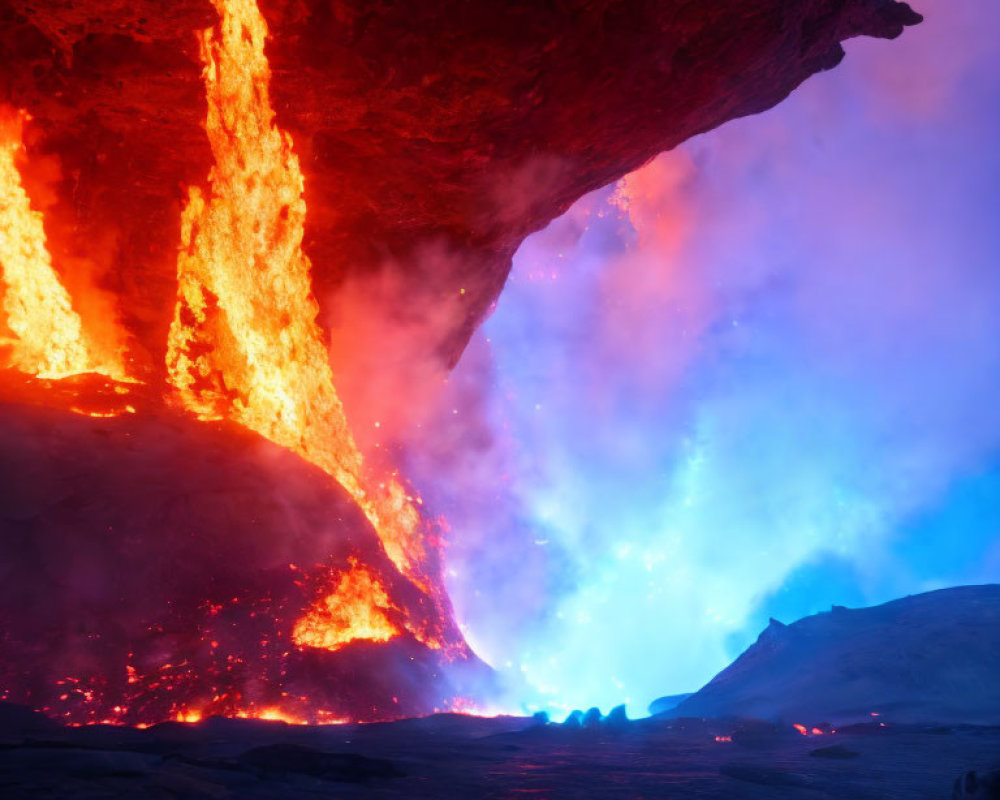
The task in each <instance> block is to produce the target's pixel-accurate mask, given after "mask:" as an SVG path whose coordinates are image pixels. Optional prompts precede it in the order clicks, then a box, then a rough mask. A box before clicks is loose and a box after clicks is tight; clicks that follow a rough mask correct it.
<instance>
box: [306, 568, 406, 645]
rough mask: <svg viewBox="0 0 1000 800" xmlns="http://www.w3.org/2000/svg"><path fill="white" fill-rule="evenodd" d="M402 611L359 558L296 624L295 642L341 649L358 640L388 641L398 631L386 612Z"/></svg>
mask: <svg viewBox="0 0 1000 800" xmlns="http://www.w3.org/2000/svg"><path fill="white" fill-rule="evenodd" d="M392 611H395V612H396V613H397V614H398V613H399V611H398V609H396V608H395V607H394V606H393V605H392V603H391V602H390V601H389V596H388V594H386V591H385V589H384V588H383V586H382V584H381V583H380V582H379V580H378V578H377V577H376V576H375V575H374V574H373V573H372V572H371V571H370V570H369V569H368V568H367V567H365V566H363V565H361V564H359V563H358V561H357V559H353V558H352V559H351V560H350V568H349V569H348V570H347V571H346V572H344V573H342V574H341V575H340V579H339V581H338V582H337V586H336V588H335V589H334V590H333V591H332V592H331V593H330V594H328V595H327V596H326V597H325V598H324V599H323V600H322V601H321V602H320V603H318V604H317V605H316V606H314V607H313V608H312V609H311V610H310V611H309V613H307V614H306V615H305V616H304V617H302V618H301V619H300V620H299V621H298V622H297V623H296V624H295V630H294V632H293V633H292V638H293V640H294V641H295V643H296V644H298V645H301V646H308V647H322V648H325V649H327V650H338V649H339V648H341V647H343V646H344V645H345V644H347V643H348V642H351V641H354V640H355V639H368V640H370V641H373V642H386V641H388V640H389V639H391V638H392V637H393V636H395V635H396V634H397V633H399V629H398V628H397V627H396V626H395V625H393V623H392V621H391V620H390V619H389V617H388V616H387V612H392Z"/></svg>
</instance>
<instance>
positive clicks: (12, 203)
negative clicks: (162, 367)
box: [0, 109, 126, 379]
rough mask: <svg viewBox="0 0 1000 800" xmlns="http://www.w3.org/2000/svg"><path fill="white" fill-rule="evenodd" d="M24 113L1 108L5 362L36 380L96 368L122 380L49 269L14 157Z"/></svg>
mask: <svg viewBox="0 0 1000 800" xmlns="http://www.w3.org/2000/svg"><path fill="white" fill-rule="evenodd" d="M26 119H27V115H26V114H25V113H24V112H19V113H16V114H11V113H9V112H5V113H4V112H2V109H0V270H2V274H3V286H2V289H3V294H2V297H3V310H4V312H5V313H6V326H7V328H8V329H9V331H10V332H11V334H13V337H12V340H11V341H9V344H10V350H11V355H10V358H9V363H8V364H7V366H12V367H15V368H16V369H19V370H21V371H22V372H26V373H29V374H31V375H36V376H38V377H40V378H64V377H67V376H69V375H77V374H80V373H83V372H100V373H102V374H104V375H107V376H110V377H113V378H117V379H125V377H126V376H125V370H124V368H123V366H122V364H121V361H120V355H119V354H112V355H103V354H102V355H101V356H98V355H97V354H96V353H95V352H94V350H93V347H92V345H91V344H90V343H88V342H87V340H86V337H85V336H84V331H83V323H82V322H81V320H80V315H79V314H77V313H76V311H74V310H73V306H72V303H71V302H70V297H69V294H68V293H67V291H66V289H65V287H63V285H62V283H61V282H60V280H59V276H58V275H57V274H56V271H55V270H54V269H53V267H52V259H51V257H50V255H49V251H48V248H47V246H46V242H45V228H44V226H43V223H42V215H41V213H40V212H38V211H34V210H32V208H31V204H30V201H29V198H28V195H27V193H26V192H25V190H24V186H23V185H22V182H21V175H20V173H19V172H18V169H17V156H18V153H19V152H20V151H21V150H22V148H23V146H22V144H21V126H22V122H23V121H24V120H26Z"/></svg>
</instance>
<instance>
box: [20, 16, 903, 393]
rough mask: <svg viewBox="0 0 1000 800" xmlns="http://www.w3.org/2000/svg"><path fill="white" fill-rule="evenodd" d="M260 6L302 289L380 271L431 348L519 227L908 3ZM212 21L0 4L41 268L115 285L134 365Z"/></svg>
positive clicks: (151, 352) (175, 215)
mask: <svg viewBox="0 0 1000 800" xmlns="http://www.w3.org/2000/svg"><path fill="white" fill-rule="evenodd" d="M260 6H261V10H262V12H263V13H264V15H265V17H266V19H267V21H268V24H269V28H270V32H271V37H270V42H269V48H268V57H269V59H270V62H271V69H272V79H271V93H272V95H273V96H274V99H275V106H276V112H277V123H278V124H279V125H280V126H281V127H282V128H283V129H285V130H287V131H289V132H290V133H291V135H292V138H293V140H294V146H295V149H296V151H297V153H298V154H299V156H300V159H301V161H302V166H303V170H304V172H305V178H306V200H307V205H308V221H307V230H306V239H305V248H306V251H307V254H308V255H309V256H310V258H311V260H312V263H313V274H314V282H315V288H316V292H317V295H318V298H319V300H320V302H321V304H322V305H324V307H325V308H326V309H327V312H329V309H330V308H331V305H330V304H331V303H332V298H333V297H334V296H335V295H336V294H337V291H338V290H339V289H340V288H341V287H342V286H343V285H344V282H345V281H349V280H361V281H365V280H370V279H374V278H377V279H378V285H380V286H389V287H392V289H391V291H388V292H386V293H385V297H384V298H383V299H384V300H385V302H387V303H390V304H391V305H392V307H393V309H394V310H395V311H396V313H400V310H402V311H404V312H405V313H406V314H409V315H417V316H420V317H433V318H434V320H435V322H434V325H433V326H432V327H433V330H432V332H431V333H432V335H430V336H429V337H428V340H427V342H426V344H425V345H424V347H425V348H426V350H427V353H425V355H427V356H432V357H436V358H438V359H440V360H441V361H442V362H445V363H449V364H450V363H454V361H455V360H456V359H457V358H458V356H459V354H460V353H461V351H462V349H463V347H464V345H465V343H466V341H467V340H468V338H469V336H470V335H471V333H472V331H473V330H474V329H475V327H476V325H477V324H478V323H479V321H480V320H482V318H483V316H484V315H485V314H486V313H487V312H488V310H489V309H490V308H491V306H492V304H493V303H494V302H495V301H496V298H497V296H498V294H499V292H500V290H501V288H502V287H503V284H504V281H505V279H506V276H507V273H508V271H509V268H510V262H511V257H512V255H513V254H514V251H515V250H516V249H517V247H518V245H519V244H520V243H521V241H522V240H523V239H524V237H525V236H526V235H527V234H529V233H531V232H532V231H536V230H539V229H540V228H542V227H543V226H545V225H546V224H547V223H548V222H549V221H550V220H552V219H553V218H554V217H556V216H557V215H559V214H560V213H562V212H563V211H564V210H565V209H566V208H568V207H569V205H570V204H571V203H572V202H573V201H574V200H576V199H577V198H578V197H580V196H581V195H583V194H584V193H586V192H588V191H590V190H592V189H595V188H598V187H600V186H603V185H606V184H608V183H609V182H611V181H614V180H615V179H617V178H618V177H620V176H621V175H623V174H625V173H627V172H629V171H631V170H633V169H635V168H637V167H638V166H640V165H641V164H643V163H644V162H645V161H647V160H649V159H650V158H652V157H653V156H655V155H656V154H657V153H659V152H661V151H664V150H668V149H670V148H672V147H674V146H675V145H677V144H679V143H680V142H682V141H684V140H685V139H687V138H689V137H691V136H692V135H695V134H697V133H701V132H703V131H707V130H709V129H711V128H714V127H716V126H718V125H720V124H722V123H723V122H726V121H727V120H730V119H733V118H735V117H740V116H744V115H747V114H753V113H757V112H760V111H762V110H764V109H766V108H769V107H770V106H773V105H774V104H776V103H777V102H779V101H780V100H782V99H783V98H784V97H785V96H786V95H787V94H788V93H789V92H790V91H792V90H793V89H794V88H795V87H796V86H797V85H799V84H800V83H801V82H802V81H803V80H805V79H806V78H808V77H809V76H810V75H812V74H813V73H815V72H817V71H820V70H825V69H829V68H831V67H833V66H835V65H836V64H837V63H838V62H839V61H840V59H841V58H842V56H843V50H842V48H841V44H840V43H841V42H842V41H843V40H845V39H848V38H851V37H854V36H860V35H866V36H878V37H885V38H892V37H895V36H898V35H899V34H900V32H901V31H902V30H903V28H904V26H906V25H912V24H914V23H916V22H919V21H920V16H919V15H918V14H916V13H914V12H913V11H912V10H911V9H910V7H909V6H908V5H906V4H905V3H901V2H895V0H800V1H799V2H794V3H791V2H786V0H760V1H759V2H754V3H746V2H737V0H710V2H705V0H698V1H697V2H694V1H693V0H629V1H628V2H623V0H560V2H556V3H543V4H539V3H537V2H533V1H532V0H514V1H513V2H475V3H470V2H466V1H465V0H427V1H426V2H420V3H392V2H371V0H336V2H320V0H295V2H290V0H262V2H261V3H260ZM216 19H217V16H216V12H215V10H214V8H213V6H212V4H211V3H210V2H209V0H174V1H173V2H170V3H161V2H154V1H153V0H130V2H123V0H111V2H108V1H107V0H102V2H95V1H94V0H79V1H78V2H73V3H69V2H65V0H2V2H0V104H10V105H13V106H14V107H17V108H22V109H25V110H27V111H28V112H29V113H30V114H31V116H32V122H31V123H30V124H29V126H28V129H27V131H26V143H27V147H28V159H27V162H26V163H27V166H25V167H24V170H25V171H26V173H27V174H26V176H25V178H26V181H27V183H28V184H29V193H31V194H32V196H33V197H34V198H35V199H36V203H40V202H42V199H43V198H44V203H43V205H44V206H45V210H46V228H47V232H48V236H49V240H50V246H51V247H52V248H53V250H54V251H55V253H54V257H55V261H56V264H57V268H59V269H61V270H62V271H63V272H64V273H66V272H72V271H74V270H82V271H85V272H88V273H92V275H91V277H92V279H93V280H94V281H96V282H97V283H98V285H100V286H101V287H103V288H105V289H107V290H108V291H110V292H112V293H113V294H115V295H117V296H118V298H119V301H120V302H119V310H120V312H121V314H122V317H123V322H124V324H125V326H126V327H127V329H128V331H129V333H130V334H131V336H132V337H133V348H132V357H133V362H134V363H135V364H136V365H137V367H141V368H143V370H144V371H145V372H147V373H153V374H159V373H160V372H161V371H162V365H163V353H164V349H165V346H166V331H167V327H168V324H169V321H170V317H171V314H172V309H173V301H174V298H175V295H176V255H177V247H178V242H179V237H180V234H179V218H180V210H181V207H182V205H183V203H184V201H185V198H186V190H187V187H188V186H191V185H204V184H205V182H206V180H207V175H208V172H209V169H210V167H211V166H212V156H211V152H210V150H209V146H208V141H207V138H206V136H205V131H204V129H203V122H204V119H205V115H206V101H205V96H204V86H203V83H202V79H201V70H202V66H201V62H200V57H199V51H198V46H197V41H196V37H195V33H196V32H197V31H199V30H201V29H204V28H206V27H210V26H211V25H213V24H214V22H215V21H216ZM70 282H72V281H70ZM435 309H436V310H438V311H441V312H443V313H441V314H431V313H430V312H431V311H432V310H435ZM323 319H324V320H325V321H329V319H328V313H326V312H325V313H324V315H323ZM365 346H366V343H365V342H364V341H358V342H352V347H354V348H360V349H362V350H363V349H364V347H365ZM368 346H369V347H373V345H372V344H371V343H368ZM370 356H371V358H372V359H376V358H380V357H381V358H383V359H384V356H385V354H384V353H377V352H371V353H370ZM362 360H363V359H362Z"/></svg>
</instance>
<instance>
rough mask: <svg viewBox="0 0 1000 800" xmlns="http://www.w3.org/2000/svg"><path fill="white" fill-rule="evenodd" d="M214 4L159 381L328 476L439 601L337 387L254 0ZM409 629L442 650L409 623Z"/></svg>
mask: <svg viewBox="0 0 1000 800" xmlns="http://www.w3.org/2000/svg"><path fill="white" fill-rule="evenodd" d="M214 3H215V7H216V10H217V11H218V12H219V16H220V18H221V21H220V23H219V25H218V26H217V27H216V28H212V29H209V30H207V31H204V32H202V34H201V35H200V43H201V55H202V60H203V61H204V64H205V69H204V73H203V74H204V79H205V86H206V93H207V99H208V116H207V119H206V121H205V129H206V131H207V134H208V139H209V143H210V145H211V148H212V153H213V155H214V156H215V166H214V167H213V168H212V170H211V172H210V174H209V184H210V189H209V192H208V195H207V196H206V194H205V193H204V192H202V191H201V190H200V189H199V188H197V187H192V188H191V189H190V194H189V199H188V203H187V207H186V208H185V209H184V212H183V216H182V220H181V248H180V254H179V257H178V262H177V279H178V301H177V306H176V309H175V313H174V319H173V322H172V324H171V327H170V334H169V339H168V352H167V371H168V378H169V380H170V382H171V383H172V385H173V386H174V388H175V392H176V396H177V398H178V399H179V401H180V403H181V404H182V405H183V406H184V407H185V408H187V409H189V410H191V411H194V412H195V413H196V414H198V415H199V416H200V417H201V418H203V419H219V418H222V417H228V418H230V419H233V420H235V421H237V422H239V423H241V424H242V425H245V426H246V427H248V428H250V429H251V430H254V431H256V432H257V433H259V434H261V435H263V436H265V437H267V438H268V439H270V440H271V441H273V442H275V443H277V444H280V445H282V446H284V447H287V448H288V449H290V450H292V451H294V452H296V453H298V454H299V455H301V456H302V457H303V458H305V459H306V460H308V461H310V462H312V463H313V464H315V465H317V466H318V467H320V468H321V469H323V470H324V471H325V472H327V473H328V474H329V475H331V476H332V477H333V478H335V479H336V480H337V481H338V482H339V483H340V484H341V485H342V486H343V487H344V488H345V489H346V490H347V491H348V492H349V493H350V494H351V496H352V497H353V498H354V499H355V501H356V502H357V503H358V504H359V505H360V507H361V508H362V509H363V510H364V512H365V514H366V515H367V517H368V519H369V520H370V521H371V523H372V525H373V526H374V528H375V530H376V531H377V532H378V535H379V537H380V539H381V541H382V545H383V547H384V548H385V552H386V554H387V555H388V556H389V558H390V559H391V560H392V561H393V562H394V563H395V564H396V566H397V567H398V568H399V570H400V571H401V572H402V573H403V574H404V575H405V576H407V577H408V578H409V579H410V580H411V581H413V582H414V583H415V584H416V585H417V586H419V587H420V588H421V589H423V590H424V591H426V592H427V593H428V594H430V595H431V596H432V597H433V598H434V599H435V600H436V601H438V600H439V599H440V598H439V596H438V593H437V592H436V590H435V589H434V586H433V585H432V584H433V582H431V581H428V579H427V577H426V575H425V572H424V570H425V568H426V561H427V552H426V550H425V548H424V545H423V542H422V539H421V530H420V528H421V520H420V516H419V515H418V513H417V511H416V509H415V508H414V506H413V504H412V502H411V501H410V498H408V497H407V495H406V491H405V490H404V488H403V487H402V485H401V484H400V483H399V482H398V481H397V480H395V479H394V478H387V479H384V480H381V481H379V482H377V483H374V484H373V483H371V482H369V481H367V480H366V479H365V477H364V465H363V461H362V457H361V453H360V452H359V451H358V448H357V446H356V444H355V442H354V438H353V436H352V435H351V432H350V430H349V428H348V425H347V420H346V418H345V416H344V410H343V406H342V405H341V402H340V399H339V398H338V396H337V392H336V390H335V389H334V385H333V374H332V370H331V368H330V364H329V360H328V359H329V356H328V352H327V348H326V346H325V345H324V343H323V337H322V333H321V331H320V328H319V326H318V325H317V323H316V316H317V314H318V311H319V307H318V305H317V303H316V299H315V297H314V296H313V294H312V285H311V279H310V263H309V259H308V258H307V257H306V255H305V253H304V252H303V251H302V237H303V231H304V226H305V217H306V205H305V200H304V198H303V177H302V172H301V170H300V168H299V161H298V158H297V157H296V155H295V153H294V152H293V149H292V140H291V137H290V136H289V135H288V134H287V133H286V132H284V131H281V130H279V129H278V128H277V127H276V125H275V124H274V111H273V109H272V108H271V103H270V98H269V93H268V85H269V82H270V67H269V65H268V61H267V57H266V55H265V53H264V43H265V40H266V38H267V25H266V23H265V21H264V18H263V16H262V15H261V13H260V11H259V9H258V8H257V5H256V2H255V0H214ZM362 583H363V582H362ZM368 586H369V588H370V584H368ZM357 588H359V589H362V588H364V587H363V586H362V584H361V583H359V584H358V587H357ZM319 605H322V602H321V603H320V604H319ZM374 605H377V603H376V604H374ZM386 622H387V620H386ZM408 627H410V628H411V631H412V632H413V633H414V635H416V636H417V637H418V638H420V639H421V640H422V641H424V642H425V643H427V644H429V645H431V646H440V645H441V641H440V639H439V637H438V636H437V635H436V634H430V633H427V632H425V631H422V630H421V628H420V626H419V625H418V624H416V623H414V624H413V626H408ZM334 638H336V637H334ZM328 641H330V639H329V637H328V636H327V635H325V634H323V633H322V632H321V631H319V628H318V627H317V626H305V627H301V628H297V635H296V642H297V643H298V644H300V645H310V646H316V647H325V646H327V645H326V643H327V642H328Z"/></svg>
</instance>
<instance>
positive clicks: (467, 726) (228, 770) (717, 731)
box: [0, 705, 1000, 800]
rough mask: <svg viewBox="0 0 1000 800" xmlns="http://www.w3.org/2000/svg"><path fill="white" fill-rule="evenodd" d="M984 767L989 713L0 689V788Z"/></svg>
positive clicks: (455, 791)
mask: <svg viewBox="0 0 1000 800" xmlns="http://www.w3.org/2000/svg"><path fill="white" fill-rule="evenodd" d="M717 737H718V738H717ZM726 737H730V738H731V741H727V740H726ZM720 739H721V740H720ZM997 768H1000V727H975V726H959V727H932V726H896V725H894V724H892V723H891V722H888V723H884V724H881V723H878V722H867V723H863V724H859V725H854V726H848V727H845V728H842V729H840V730H838V731H837V732H836V733H833V732H829V731H828V732H826V733H824V734H822V735H810V736H802V735H800V734H799V733H797V732H796V731H795V730H794V729H793V728H790V727H789V726H787V725H772V724H769V723H760V722H750V721H735V720H729V721H704V720H676V719H675V720H669V719H666V718H662V717H653V718H649V719H645V720H638V721H632V722H629V721H625V720H622V719H618V720H616V721H612V720H608V719H606V720H605V721H603V722H592V723H591V724H590V725H555V724H542V723H541V722H540V721H538V720H533V719H527V718H514V717H506V718H504V717H501V718H496V719H483V718H477V717H468V716H461V715H453V714H452V715H437V716H433V717H427V718H423V719H409V720H402V721H399V722H393V723H384V724H369V725H340V726H327V727H307V726H301V727H300V726H288V725H285V724H283V723H274V722H260V721H250V720H224V719H210V720H206V721H205V722H202V723H199V724H197V725H186V724H179V723H167V724H164V725H158V726H155V727H152V728H149V729H146V730H137V729H133V728H120V727H119V728H116V727H107V726H94V727H86V728H61V727H58V726H56V725H54V724H53V723H50V722H49V721H47V720H45V719H44V718H42V717H40V716H38V715H35V714H33V713H32V712H30V711H28V710H27V709H23V708H21V707H17V706H9V705H8V706H4V705H0V796H3V797H4V798H9V799H10V800H21V799H22V798H24V799H25V800H26V799H27V798H31V799H32V800H34V799H35V798H42V797H47V798H81V799H83V798H86V799H87V800H91V799H93V800H97V799H98V798H143V799H144V800H146V799H147V798H184V800H187V799H188V798H191V799H192V800H194V798H199V799H200V798H275V799H276V800H277V799H278V798H280V799H281V800H293V799H294V798H306V797H328V796H329V797H334V796H335V797H346V798H349V797H449V798H480V797H481V798H507V797H542V798H576V797H580V798H583V797H586V798H602V797H615V798H663V797H678V798H681V797H683V798H687V797H696V798H760V799H761V800H763V799H764V798H768V799H770V798H789V799H792V798H852V800H869V799H870V800H876V798H877V799H878V800H890V799H891V798H900V800H902V799H903V798H905V799H906V800H918V799H919V798H927V800H931V798H949V797H953V796H954V797H979V798H989V797H996V794H995V787H994V788H992V789H991V788H990V786H989V784H990V781H991V778H990V772H991V770H996V769H997ZM970 772H974V773H975V774H974V775H971V776H970V774H969V773H970ZM991 791H993V792H994V793H993V794H990V792H991Z"/></svg>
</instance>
